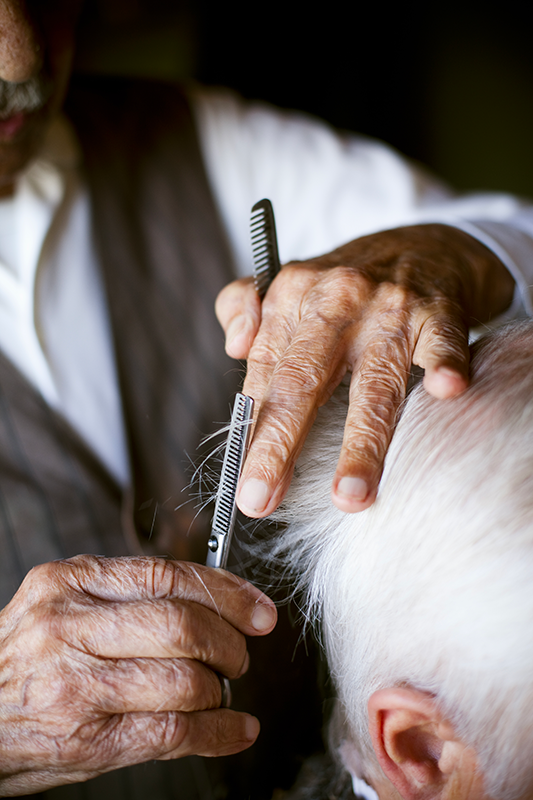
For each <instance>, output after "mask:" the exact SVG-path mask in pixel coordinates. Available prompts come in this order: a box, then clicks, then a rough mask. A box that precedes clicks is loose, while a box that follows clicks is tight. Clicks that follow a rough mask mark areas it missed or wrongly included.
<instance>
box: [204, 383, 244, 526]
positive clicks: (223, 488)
mask: <svg viewBox="0 0 533 800" xmlns="http://www.w3.org/2000/svg"><path fill="white" fill-rule="evenodd" d="M252 410H253V400H252V399H251V398H250V397H247V396H246V395H244V394H240V393H239V394H237V396H236V398H235V405H234V407H233V414H232V416H231V423H230V429H229V434H228V443H227V445H226V452H225V454H224V463H223V464H222V472H221V475H220V483H219V487H218V492H217V499H216V503H215V512H214V515H213V525H212V527H213V530H217V531H220V532H221V533H223V534H227V533H228V532H229V531H230V530H231V528H232V526H233V521H234V518H235V514H236V509H235V495H236V493H237V484H238V482H239V477H240V474H241V469H242V464H243V461H244V457H245V455H246V445H247V442H248V438H249V432H250V422H249V421H250V419H251V416H252Z"/></svg>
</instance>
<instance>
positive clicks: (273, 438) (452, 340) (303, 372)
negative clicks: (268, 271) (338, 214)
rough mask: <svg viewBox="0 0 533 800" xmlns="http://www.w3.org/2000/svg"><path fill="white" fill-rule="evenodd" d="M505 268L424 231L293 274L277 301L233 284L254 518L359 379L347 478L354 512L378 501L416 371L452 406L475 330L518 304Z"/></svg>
mask: <svg viewBox="0 0 533 800" xmlns="http://www.w3.org/2000/svg"><path fill="white" fill-rule="evenodd" d="M513 288H514V282H513V279H512V278H511V276H510V275H509V273H508V272H507V270H506V269H505V267H504V266H503V264H502V263H501V262H500V261H499V259H498V258H497V257H496V256H495V255H494V254H493V253H492V252H490V251H489V250H488V249H487V248H485V246H484V245H482V244H481V243H480V242H478V241H477V240H476V239H473V238H472V237H471V236H469V235H468V234H466V233H464V232H462V231H460V230H458V229H456V228H452V227H449V226H446V225H438V224H434V225H417V226H412V227H407V228H398V229H395V230H390V231H384V232H382V233H377V234H373V235H371V236H364V237H362V238H360V239H356V240H355V241H353V242H350V243H349V244H347V245H344V246H343V247H339V248H338V249H337V250H334V251H333V252H332V253H329V254H328V255H325V256H322V257H320V258H315V259H313V260H312V261H307V262H301V263H300V262H297V263H291V264H289V265H287V266H285V267H284V268H283V269H282V271H281V273H280V274H279V275H278V276H277V277H276V279H275V281H274V282H273V283H272V285H271V287H270V289H269V291H268V293H267V295H266V297H265V299H264V302H263V305H262V307H261V304H260V302H259V300H258V298H257V295H256V293H255V290H254V287H253V283H252V282H251V281H250V280H247V281H236V282H235V283H232V284H230V285H229V286H227V287H226V288H225V289H223V291H222V292H221V293H220V295H219V297H218V299H217V308H216V311H217V316H218V319H219V321H220V323H221V325H222V327H223V328H224V331H225V334H226V350H227V353H228V355H230V356H232V357H233V358H247V359H248V373H247V377H246V381H245V383H244V389H243V391H244V392H245V393H246V394H249V395H251V396H252V397H253V398H254V400H255V401H256V423H255V430H254V436H253V440H252V444H251V447H250V451H249V454H248V458H247V460H246V464H245V467H244V470H243V475H242V478H241V482H240V486H239V493H238V497H237V500H238V505H239V508H240V509H241V511H243V512H244V513H245V514H247V515H248V516H250V517H263V516H266V515H268V514H270V513H271V512H272V511H273V510H274V509H275V508H276V507H277V505H279V503H280V502H281V500H282V498H283V496H284V494H285V492H286V490H287V488H288V485H289V483H290V479H291V476H292V472H293V468H294V464H295V462H296V459H297V457H298V454H299V452H300V450H301V447H302V445H303V442H304V440H305V437H306V436H307V433H308V432H309V429H310V428H311V425H312V423H313V420H314V418H315V415H316V412H317V409H318V407H319V406H321V405H322V404H323V403H325V402H326V401H327V400H328V398H329V397H330V396H331V394H332V392H333V390H334V389H335V387H336V386H337V385H338V383H339V382H340V381H341V379H342V377H343V376H344V374H345V373H346V372H347V371H350V372H351V373H352V378H351V389H350V408H349V412H348V418H347V421H346V428H345V435H344V441H343V446H342V451H341V453H340V458H339V461H338V464H337V471H336V474H335V477H334V481H333V501H334V503H335V504H336V505H337V506H338V507H339V508H340V509H342V510H344V511H361V510H363V509H364V508H367V507H368V506H369V505H371V504H372V503H373V502H374V499H375V497H376V493H377V487H378V483H379V479H380V476H381V472H382V468H383V460H384V458H385V453H386V451H387V447H388V445H389V442H390V439H391V437H392V433H393V430H394V423H395V419H396V414H397V411H398V407H399V405H400V403H401V401H402V400H403V398H404V396H405V389H406V384H407V380H408V377H409V372H410V369H411V365H412V364H416V365H418V366H420V367H423V368H424V369H425V377H424V385H425V387H426V389H427V391H428V392H430V394H432V395H434V396H435V397H439V398H446V397H453V396H454V395H456V394H458V393H459V392H461V391H463V389H465V387H466V385H467V382H468V327H469V326H472V325H477V324H480V323H483V322H486V321H488V320H489V319H490V318H491V317H492V316H495V315H497V314H498V313H501V312H502V311H504V310H505V309H506V308H507V307H508V306H509V304H510V303H511V300H512V294H513Z"/></svg>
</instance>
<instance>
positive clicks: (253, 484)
mask: <svg viewBox="0 0 533 800" xmlns="http://www.w3.org/2000/svg"><path fill="white" fill-rule="evenodd" d="M269 500H270V489H269V487H268V486H267V485H266V483H263V481H258V480H257V478H249V479H248V480H247V481H246V483H245V484H244V486H243V487H242V489H241V491H240V492H239V506H240V508H241V510H242V511H244V513H245V514H246V512H247V511H251V512H252V514H261V512H262V511H264V510H265V508H266V507H267V504H268V501H269Z"/></svg>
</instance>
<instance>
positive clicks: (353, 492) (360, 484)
mask: <svg viewBox="0 0 533 800" xmlns="http://www.w3.org/2000/svg"><path fill="white" fill-rule="evenodd" d="M336 494H338V495H339V494H341V495H342V496H343V497H348V498H350V500H366V498H367V495H368V486H367V485H366V481H364V480H363V479H362V478H346V477H345V478H341V479H340V481H339V483H338V484H337V491H336Z"/></svg>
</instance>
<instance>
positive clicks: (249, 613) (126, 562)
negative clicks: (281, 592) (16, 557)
mask: <svg viewBox="0 0 533 800" xmlns="http://www.w3.org/2000/svg"><path fill="white" fill-rule="evenodd" d="M54 567H55V568H56V569H55V570H54ZM37 569H39V568H37ZM41 569H45V570H46V569H47V570H48V571H49V572H50V573H51V577H52V578H53V582H54V583H55V585H56V588H57V591H60V592H61V593H64V588H65V585H69V586H70V587H71V588H73V589H76V590H78V591H81V592H83V593H85V594H88V595H92V596H93V597H97V598H99V599H102V600H111V601H118V602H120V601H132V600H149V601H153V600H171V599H179V600H189V601H192V602H195V603H198V604H200V605H203V606H205V607H206V608H208V609H210V610H211V611H214V612H215V613H216V614H218V615H219V616H220V617H221V618H222V619H224V620H226V622H229V623H230V625H232V626H233V627H234V628H236V629H237V630H239V631H241V633H244V634H247V635H249V636H254V635H255V636H258V635H262V634H265V633H269V632H270V631H271V630H272V628H273V627H274V625H275V624H276V620H277V612H276V607H275V605H274V603H273V602H272V600H270V598H268V597H267V596H266V595H265V594H263V592H260V591H259V589H256V588H255V586H252V584H251V583H248V581H245V580H243V579H242V578H239V577H238V576H236V575H232V574H231V573H229V572H226V571H224V570H219V569H211V568H210V567H205V566H203V565H201V564H192V563H188V562H183V561H170V560H166V559H163V558H148V557H125V558H103V557H100V556H89V555H83V556H76V557H75V558H70V559H66V560H64V561H61V562H54V563H53V564H47V565H44V566H43V567H42V568H41Z"/></svg>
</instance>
